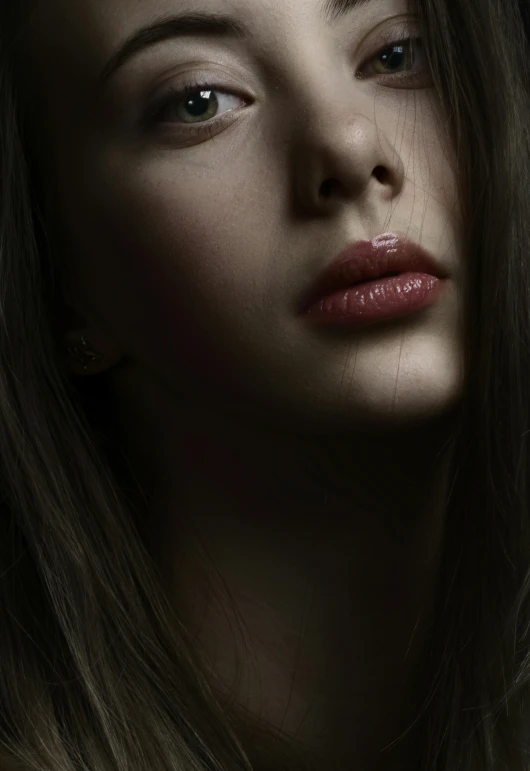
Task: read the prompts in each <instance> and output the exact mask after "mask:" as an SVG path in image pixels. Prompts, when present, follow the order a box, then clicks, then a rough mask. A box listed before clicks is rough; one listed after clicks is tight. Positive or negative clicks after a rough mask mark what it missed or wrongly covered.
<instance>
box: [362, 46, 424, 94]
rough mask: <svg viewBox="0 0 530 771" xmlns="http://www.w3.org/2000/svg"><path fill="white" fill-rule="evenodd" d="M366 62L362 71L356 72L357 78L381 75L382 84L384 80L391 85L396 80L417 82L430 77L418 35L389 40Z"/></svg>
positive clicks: (394, 83)
mask: <svg viewBox="0 0 530 771" xmlns="http://www.w3.org/2000/svg"><path fill="white" fill-rule="evenodd" d="M367 62H368V64H367V67H366V68H365V69H364V71H360V72H358V73H357V77H358V78H366V77H367V76H368V77H369V76H371V75H376V76H381V80H382V81H383V84H384V83H385V81H386V82H388V85H390V86H392V85H396V81H397V82H403V83H405V81H409V82H410V83H417V82H418V81H420V80H421V81H426V80H427V79H429V77H430V72H429V68H428V65H427V60H426V55H425V51H424V47H423V42H422V39H421V38H420V37H415V38H413V37H408V38H402V39H400V40H394V41H389V42H388V43H387V44H386V45H385V47H384V48H380V49H379V50H378V51H377V53H376V54H375V56H372V57H371V58H370V59H368V60H367ZM367 70H368V71H367ZM366 73H367V74H366Z"/></svg>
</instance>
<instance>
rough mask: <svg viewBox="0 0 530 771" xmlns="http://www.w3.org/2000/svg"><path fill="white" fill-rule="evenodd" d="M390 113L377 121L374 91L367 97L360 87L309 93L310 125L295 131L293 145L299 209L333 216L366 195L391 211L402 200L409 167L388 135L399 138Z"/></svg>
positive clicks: (301, 125)
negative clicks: (396, 200)
mask: <svg viewBox="0 0 530 771" xmlns="http://www.w3.org/2000/svg"><path fill="white" fill-rule="evenodd" d="M352 81H353V78H352ZM389 110H390V108H386V107H384V106H383V107H382V108H380V109H378V110H377V120H376V119H375V112H376V111H374V97H373V92H372V93H371V95H369V94H368V92H367V91H365V92H364V93H362V89H361V88H360V87H359V85H357V84H356V83H355V82H351V83H350V85H349V87H347V88H345V89H344V90H343V91H342V93H341V94H340V95H339V92H338V90H337V89H336V88H334V89H333V90H332V91H331V92H330V93H328V94H326V93H324V94H323V93H322V91H321V92H320V93H316V91H314V92H313V91H312V93H311V95H310V96H307V92H306V100H305V105H304V110H303V114H304V121H303V122H302V121H300V122H298V123H297V125H296V127H294V128H293V136H292V143H291V144H290V145H289V147H290V149H291V152H292V155H291V158H292V163H291V168H292V175H293V183H294V184H293V193H294V198H295V206H297V207H298V208H302V209H303V210H304V211H305V212H306V213H312V214H317V213H330V212H332V211H334V210H335V209H336V208H337V206H341V205H344V203H345V202H350V203H351V202H352V201H354V200H357V201H358V200H359V199H360V198H362V197H363V196H364V197H365V198H369V199H370V202H371V204H372V205H374V206H376V205H377V201H378V200H380V201H381V202H382V203H384V204H385V206H388V204H389V202H390V201H391V200H392V199H393V198H394V197H396V196H397V195H399V193H400V192H401V190H402V188H403V184H404V179H405V166H404V163H403V160H402V158H401V156H400V154H399V152H398V151H397V149H396V148H395V147H394V146H393V145H392V143H391V141H390V139H389V138H388V136H387V133H388V134H390V127H391V126H392V127H393V131H392V135H394V134H395V133H396V130H395V120H393V119H392V115H391V113H390V112H389ZM382 121H383V125H381V122H382ZM385 123H386V124H388V128H386V127H385V125H384V124H385ZM385 128H386V130H385Z"/></svg>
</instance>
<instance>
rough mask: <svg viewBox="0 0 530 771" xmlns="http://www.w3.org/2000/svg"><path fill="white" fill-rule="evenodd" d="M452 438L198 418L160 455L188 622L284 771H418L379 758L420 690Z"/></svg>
mask: <svg viewBox="0 0 530 771" xmlns="http://www.w3.org/2000/svg"><path fill="white" fill-rule="evenodd" d="M449 425H450V423H449V422H448V421H447V418H445V420H442V419H439V420H438V421H436V422H431V423H429V424H427V423H426V424H424V425H423V426H418V427H416V428H414V429H402V430H398V429H395V430H394V431H393V432H392V431H388V432H386V433H385V432H384V431H383V430H382V429H381V430H378V431H372V432H370V431H368V430H366V431H363V432H361V431H357V432H351V433H350V434H348V435H346V434H344V435H342V436H340V437H329V436H328V437H322V436H319V437H318V438H317V437H308V436H304V437H303V438H301V437H300V436H293V435H288V434H286V433H282V432H280V431H278V432H277V433H274V432H273V431H271V430H270V429H265V428H264V427H263V426H261V427H259V426H258V425H257V424H251V423H250V422H249V420H248V418H247V419H246V420H245V421H240V422H239V421H237V420H236V419H234V418H232V419H228V418H220V417H219V416H217V417H215V418H214V417H213V416H205V415H204V413H201V416H200V417H199V415H198V414H195V415H193V417H192V416H191V413H189V412H188V413H187V414H186V417H184V416H183V415H179V418H178V427H179V428H178V431H175V432H169V433H168V434H166V437H167V436H171V437H177V438H178V441H174V442H172V441H168V442H167V443H160V444H159V445H158V446H159V447H160V448H161V447H162V446H163V447H164V450H163V452H161V454H160V455H159V457H158V460H157V466H156V467H157V469H158V470H159V474H158V479H157V485H156V488H155V494H154V497H153V500H152V506H151V512H150V527H151V532H152V537H153V544H154V548H155V551H156V553H157V555H158V558H159V560H160V563H161V565H162V567H163V571H164V573H165V575H166V577H167V580H168V583H169V586H170V588H171V589H170V590H171V593H172V597H173V598H174V601H175V605H176V607H177V610H178V613H179V615H180V618H181V619H182V621H183V622H184V623H185V624H186V626H187V627H188V628H189V630H190V632H191V634H192V635H193V636H194V637H195V639H196V642H197V646H198V648H199V650H200V652H201V655H202V659H203V661H204V663H205V666H207V667H209V668H210V672H211V677H212V680H213V682H214V687H215V688H216V689H217V691H218V693H219V694H220V695H221V696H222V697H223V698H224V699H226V701H227V703H228V701H229V702H230V709H231V710H232V711H233V713H234V715H236V716H237V720H238V721H239V723H240V725H241V730H242V735H247V736H248V737H249V745H251V744H253V745H254V746H255V747H257V746H260V745H259V742H260V739H259V737H260V735H261V734H263V736H268V737H270V736H274V735H275V736H279V737H283V739H285V740H286V742H287V744H286V746H287V747H288V748H289V749H288V752H289V753H290V755H289V758H288V760H287V761H286V762H287V766H286V767H289V768H290V769H292V768H296V767H298V766H297V765H296V763H297V762H300V763H306V764H308V765H307V767H309V768H315V769H324V768H326V769H329V768H330V767H332V765H331V764H332V763H333V762H336V763H337V768H343V767H358V768H361V767H365V768H366V769H369V770H370V771H382V770H383V769H387V768H388V769H389V768H392V769H396V768H398V767H400V765H399V763H400V762H401V761H403V762H404V763H405V765H406V760H407V759H408V767H409V768H410V761H411V755H410V753H411V747H410V742H409V741H407V740H405V741H404V742H402V743H401V744H399V745H398V746H397V748H396V749H395V750H392V751H391V752H388V753H386V752H385V753H383V754H381V751H382V750H383V749H384V748H385V747H386V746H387V745H388V744H390V743H391V742H392V741H393V740H395V739H397V738H398V736H399V735H400V734H401V733H402V732H403V731H405V730H406V729H407V727H408V725H409V724H410V723H412V722H413V720H414V717H415V715H414V714H413V711H412V708H411V707H410V706H409V705H412V704H413V703H414V701H415V700H416V699H417V698H420V696H421V695H422V689H424V687H425V682H424V680H423V678H422V677H421V672H419V670H418V662H419V660H420V657H421V655H422V651H423V650H424V647H425V645H426V644H427V641H428V630H429V626H430V623H431V618H432V604H433V593H434V588H435V581H436V577H437V574H438V568H439V554H440V546H441V541H442V536H443V515H444V495H445V491H446V488H447V481H448V479H447V476H448V468H449V461H450V447H451V444H450V442H449V441H448V440H449V439H450V434H449ZM176 469H178V472H176ZM258 716H259V721H257V718H258ZM263 741H265V740H263ZM262 744H263V748H265V746H266V744H265V743H263V742H262ZM271 752H272V750H271ZM260 756H261V757H262V758H263V757H266V756H267V755H266V753H265V749H263V751H262V752H260ZM272 756H273V755H271V757H272ZM318 758H321V760H320V761H319V760H318ZM309 759H311V763H310V764H309ZM258 767H259V766H258ZM272 767H273V766H272V765H271V766H269V768H268V769H267V771H270V768H272Z"/></svg>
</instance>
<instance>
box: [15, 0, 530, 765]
mask: <svg viewBox="0 0 530 771" xmlns="http://www.w3.org/2000/svg"><path fill="white" fill-rule="evenodd" d="M30 1H31V0H17V2H16V3H15V2H13V0H0V173H1V177H0V190H1V199H0V493H1V494H0V758H3V760H2V759H0V769H1V771H7V769H23V771H36V770H37V769H38V770H39V771H41V770H43V769H46V771H78V770H79V771H131V769H134V771H151V769H153V768H156V769H158V770H159V771H162V770H163V769H165V770H166V771H170V769H171V770H172V771H175V770H176V769H179V771H228V770H230V771H232V769H245V770H246V771H251V769H252V768H256V766H254V765H253V764H252V761H251V759H250V754H251V750H250V748H249V746H246V747H244V746H243V745H244V743H243V739H242V737H243V734H242V732H241V731H240V730H239V728H238V725H237V721H236V720H235V719H234V717H233V713H232V712H231V711H230V710H229V709H228V708H227V705H226V704H223V703H222V701H221V700H220V698H219V697H218V696H216V695H215V689H214V688H213V686H212V683H213V679H212V678H213V677H214V674H213V673H212V672H209V671H207V668H206V665H205V664H204V662H200V661H199V660H198V657H197V656H196V654H195V652H194V646H193V642H192V640H190V638H189V635H188V633H187V631H186V629H185V628H184V626H183V625H182V624H181V623H180V621H179V619H178V614H177V612H176V611H175V609H174V608H173V607H172V605H171V602H170V600H169V598H168V596H167V592H166V589H165V586H164V582H163V580H162V578H161V574H160V572H159V570H158V567H157V565H156V561H155V560H154V559H153V557H152V555H151V553H150V551H149V548H148V545H147V541H146V535H145V527H144V524H145V523H144V519H145V506H146V501H147V494H146V487H147V482H146V483H145V484H144V482H140V481H139V480H138V479H137V477H136V476H135V474H134V472H133V471H132V467H131V464H130V463H129V461H128V458H127V453H126V450H125V447H124V445H123V443H122V442H121V440H120V436H119V433H118V431H117V429H116V428H115V427H113V420H112V416H113V412H112V404H111V399H110V396H109V393H108V392H107V390H106V387H105V378H103V377H92V378H89V379H88V378H86V379H83V378H79V379H76V378H72V377H70V376H69V375H68V373H67V371H66V368H65V366H64V360H63V354H62V351H61V343H62V341H61V316H60V311H59V310H58V309H59V308H60V307H61V302H60V292H59V286H60V277H61V265H60V262H59V259H58V256H57V253H56V250H54V236H53V228H52V226H51V218H50V213H49V211H48V210H47V207H46V175H45V174H42V173H40V172H39V160H40V159H39V141H38V131H37V130H36V128H37V127H36V119H35V117H34V116H33V110H32V105H31V100H30V96H31V95H30V93H29V90H28V89H26V88H25V87H24V85H23V84H24V83H25V76H26V75H27V73H25V70H24V66H25V65H24V61H26V59H25V57H24V50H25V45H27V42H26V33H27V31H28V27H29V18H30V7H29V3H30ZM418 11H419V13H420V22H421V25H422V36H423V38H424V40H425V42H426V51H427V55H428V58H429V64H430V67H431V70H432V73H433V77H434V82H435V85H436V90H437V92H438V94H439V98H440V100H441V104H442V107H443V110H444V114H445V116H446V117H447V124H446V126H445V127H444V129H445V130H447V131H448V132H449V133H450V136H451V139H452V141H453V145H454V148H455V150H456V155H455V157H456V163H457V168H456V171H457V175H458V182H459V189H460V191H461V199H462V212H461V215H462V218H463V221H464V222H465V224H466V234H465V237H466V244H465V259H466V292H465V297H464V307H465V332H466V334H465V372H466V378H465V393H464V395H463V398H462V403H461V407H460V410H459V415H458V422H457V426H456V428H455V433H454V449H453V450H452V459H451V464H452V466H451V476H450V479H451V484H450V486H449V489H448V491H447V494H446V519H445V532H444V539H443V551H442V555H443V560H442V567H441V570H440V574H439V577H438V584H437V595H436V612H435V617H434V621H433V626H432V630H431V639H430V645H429V646H428V649H427V650H426V652H425V657H426V661H427V662H428V667H429V672H430V673H431V676H432V677H431V688H430V691H429V695H428V698H427V699H426V701H425V703H423V704H422V706H421V709H419V710H418V718H417V720H418V725H419V726H420V727H421V731H420V733H419V735H420V736H421V742H420V746H418V755H417V757H415V758H411V759H410V764H409V768H410V769H416V771H419V770H420V769H421V771H425V770H426V769H430V770H431V771H458V769H462V770H463V769H466V771H471V769H472V770H473V771H494V770H495V771H501V769H510V771H523V769H524V770H528V769H530V760H529V759H528V755H529V753H530V722H529V721H530V714H529V711H530V638H529V625H530V571H529V568H530V533H529V517H530V491H529V488H528V473H529V454H528V441H529V440H528V432H529V430H530V423H529V404H528V403H529V398H530V275H529V272H530V230H529V229H530V195H529V194H528V190H529V189H530V174H529V169H530V140H529V125H530V120H529V119H530V109H529V108H530V105H529V99H530V97H529V94H530V88H529V86H530V68H529V43H528V30H527V31H526V35H525V27H524V23H525V21H524V20H523V8H522V7H521V8H520V7H519V6H518V5H517V4H516V2H515V0H422V2H420V3H419V8H418ZM528 21H529V20H526V23H528ZM264 746H265V745H264ZM247 753H248V754H247ZM271 757H272V755H271ZM262 760H263V757H262ZM290 768H291V769H292V766H291V767H290Z"/></svg>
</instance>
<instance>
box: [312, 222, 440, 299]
mask: <svg viewBox="0 0 530 771" xmlns="http://www.w3.org/2000/svg"><path fill="white" fill-rule="evenodd" d="M400 273H426V274H430V275H432V276H436V277H437V278H447V277H448V275H449V274H448V272H447V270H446V269H445V268H443V267H442V266H441V265H439V264H438V263H437V261H436V260H435V258H434V257H433V256H432V255H431V254H430V253H429V252H427V251H426V250H425V249H424V248H423V247H421V246H419V244H416V243H414V242H413V241H410V240H408V239H406V238H401V237H400V236H398V235H397V234H396V233H383V234H382V235H379V236H376V237H375V238H373V239H372V240H370V241H357V242H356V243H354V244H349V245H348V246H347V247H346V248H345V249H343V250H342V252H340V254H339V255H338V256H337V257H336V258H335V259H334V260H333V261H332V262H331V263H330V264H329V265H328V266H327V268H326V269H325V270H324V271H323V272H322V273H321V274H320V275H319V276H318V277H317V279H316V281H315V282H314V284H313V285H312V287H311V288H310V290H309V292H308V293H307V294H306V296H305V297H304V298H303V302H302V312H303V311H305V310H306V309H307V308H308V307H309V306H310V305H312V304H313V303H314V302H317V301H318V300H321V299H323V298H324V297H327V296H328V295H330V294H333V293H334V292H337V291H340V290H341V289H348V288H350V287H352V286H355V285H356V284H361V283H364V282H366V281H373V280H374V279H378V278H383V277H385V276H395V275H399V274H400Z"/></svg>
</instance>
